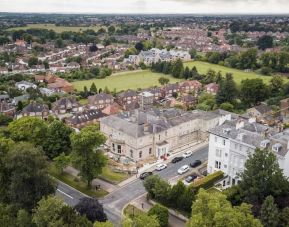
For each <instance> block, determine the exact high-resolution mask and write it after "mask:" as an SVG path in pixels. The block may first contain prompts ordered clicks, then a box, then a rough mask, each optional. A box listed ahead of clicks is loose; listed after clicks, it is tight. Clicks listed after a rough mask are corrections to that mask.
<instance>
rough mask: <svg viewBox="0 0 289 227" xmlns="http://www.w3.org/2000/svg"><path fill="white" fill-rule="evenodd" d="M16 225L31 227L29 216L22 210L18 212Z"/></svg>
mask: <svg viewBox="0 0 289 227" xmlns="http://www.w3.org/2000/svg"><path fill="white" fill-rule="evenodd" d="M16 223H17V226H18V227H31V226H33V225H32V220H31V215H30V214H29V213H28V212H27V211H26V210H24V209H21V210H18V212H17V219H16Z"/></svg>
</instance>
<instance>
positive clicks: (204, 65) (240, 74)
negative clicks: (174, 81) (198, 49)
mask: <svg viewBox="0 0 289 227" xmlns="http://www.w3.org/2000/svg"><path fill="white" fill-rule="evenodd" d="M184 65H185V66H189V67H190V68H193V67H194V66H196V68H197V70H198V72H199V73H202V74H205V73H207V72H208V70H209V69H213V70H215V71H217V72H219V71H221V72H222V74H223V75H225V74H226V73H232V74H233V77H234V79H235V81H236V83H237V84H238V85H240V84H241V81H242V80H245V79H255V78H261V79H263V81H264V82H265V83H267V84H268V83H269V81H270V80H271V78H272V77H271V76H262V75H260V74H257V73H255V72H249V73H246V72H244V71H242V70H238V69H232V68H228V67H224V66H220V65H216V64H211V63H208V62H202V61H191V62H186V63H185V64H184Z"/></svg>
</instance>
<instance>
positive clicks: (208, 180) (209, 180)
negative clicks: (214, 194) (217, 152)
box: [192, 171, 224, 190]
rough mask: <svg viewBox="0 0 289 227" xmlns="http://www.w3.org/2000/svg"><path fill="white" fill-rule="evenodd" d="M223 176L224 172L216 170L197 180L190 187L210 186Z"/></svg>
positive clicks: (205, 187) (197, 188)
mask: <svg viewBox="0 0 289 227" xmlns="http://www.w3.org/2000/svg"><path fill="white" fill-rule="evenodd" d="M223 177H224V173H223V172H222V171H217V172H215V173H212V174H210V175H208V176H206V177H204V178H202V179H200V180H199V181H197V182H194V183H193V185H192V187H193V188H195V189H196V190H199V189H200V188H204V189H207V188H210V187H212V186H214V183H215V182H216V181H218V180H220V179H222V178H223Z"/></svg>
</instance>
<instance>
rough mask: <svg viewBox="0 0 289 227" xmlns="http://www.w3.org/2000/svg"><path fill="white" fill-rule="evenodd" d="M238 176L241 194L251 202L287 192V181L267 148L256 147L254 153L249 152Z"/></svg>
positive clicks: (260, 202) (260, 201) (258, 202)
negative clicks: (242, 169) (243, 167)
mask: <svg viewBox="0 0 289 227" xmlns="http://www.w3.org/2000/svg"><path fill="white" fill-rule="evenodd" d="M240 178H241V181H240V183H239V186H240V193H241V196H242V197H243V198H244V200H245V201H246V202H249V203H251V204H256V203H257V204H262V202H263V201H264V199H265V198H266V197H267V196H269V195H272V196H273V197H277V196H280V195H287V194H288V181H287V179H286V178H285V177H284V175H283V172H282V170H281V169H280V167H279V164H278V161H277V160H276V156H275V154H273V153H272V152H269V151H268V150H261V149H256V150H255V152H254V154H250V155H249V158H248V160H247V161H246V163H245V169H244V171H243V172H242V173H241V174H240Z"/></svg>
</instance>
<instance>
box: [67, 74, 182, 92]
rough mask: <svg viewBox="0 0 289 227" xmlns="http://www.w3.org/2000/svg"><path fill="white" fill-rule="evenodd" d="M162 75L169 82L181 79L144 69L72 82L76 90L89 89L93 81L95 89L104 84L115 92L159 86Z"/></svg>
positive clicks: (103, 86) (102, 86)
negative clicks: (85, 87)
mask: <svg viewBox="0 0 289 227" xmlns="http://www.w3.org/2000/svg"><path fill="white" fill-rule="evenodd" d="M161 76H163V77H166V78H169V79H170V83H176V82H179V81H181V80H180V79H176V78H173V77H172V76H170V75H164V74H161V73H153V72H151V71H149V70H144V71H132V72H122V73H117V74H113V75H111V76H109V77H106V78H104V79H93V80H82V81H76V82H73V83H72V84H73V85H74V88H76V89H77V90H79V91H80V90H83V87H84V86H87V88H88V89H89V88H90V86H91V84H92V83H93V82H94V83H95V85H96V87H97V89H99V88H102V89H104V88H105V87H106V86H107V87H108V89H109V90H113V89H116V91H117V92H119V91H122V90H127V89H134V90H136V89H137V88H142V89H143V88H149V87H153V86H160V84H159V81H158V79H159V78H160V77H161Z"/></svg>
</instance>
